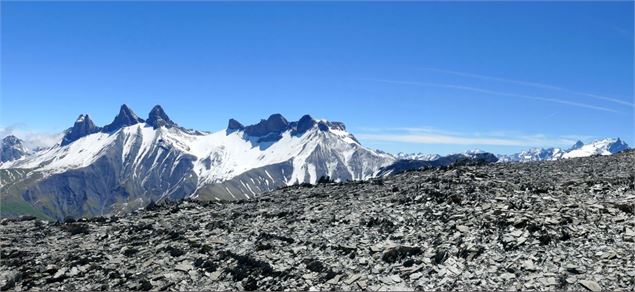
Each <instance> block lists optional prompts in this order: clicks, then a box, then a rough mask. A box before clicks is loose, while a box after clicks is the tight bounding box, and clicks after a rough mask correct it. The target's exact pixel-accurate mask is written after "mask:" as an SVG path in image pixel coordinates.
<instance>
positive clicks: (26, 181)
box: [0, 105, 628, 219]
mask: <svg viewBox="0 0 635 292" xmlns="http://www.w3.org/2000/svg"><path fill="white" fill-rule="evenodd" d="M1 146H2V147H1V148H0V151H1V152H0V195H1V199H2V204H1V205H0V211H2V212H1V213H2V214H1V215H2V217H12V216H18V215H21V214H31V215H36V216H39V217H42V218H53V219H62V218H64V217H66V216H71V217H82V216H85V217H90V216H101V215H109V214H118V213H123V212H128V211H130V210H134V209H137V208H140V207H143V206H146V205H148V204H150V203H151V202H157V201H161V200H180V199H183V198H192V199H198V200H219V201H222V200H242V199H250V198H253V197H255V196H258V195H259V194H261V193H263V192H267V191H271V190H273V189H276V188H279V187H283V186H288V185H292V184H303V183H310V184H315V183H317V182H319V181H323V180H324V179H326V181H349V180H367V179H370V178H374V177H378V176H386V175H391V174H394V173H398V172H403V171H406V170H412V169H419V168H424V167H439V166H448V165H452V164H461V163H492V162H497V161H498V162H525V161H538V160H556V159H562V158H573V157H582V156H591V155H594V154H600V155H609V154H613V153H616V152H619V151H621V150H624V149H628V145H626V143H624V142H623V141H621V140H620V139H604V140H598V141H595V142H593V143H590V144H587V145H585V144H583V143H582V142H578V143H576V145H574V146H573V147H571V148H569V149H566V150H562V149H558V148H548V149H542V148H534V149H530V150H528V151H523V152H521V153H517V154H513V155H494V154H491V153H487V152H483V151H479V150H475V151H468V152H465V153H459V154H453V155H447V156H441V155H436V154H432V155H431V154H422V153H417V154H404V153H399V154H397V155H391V154H388V153H385V152H382V151H379V150H373V149H369V148H367V147H364V146H362V145H361V144H360V142H359V141H358V140H357V139H356V138H355V137H354V136H353V135H352V134H351V133H349V132H347V130H346V126H345V125H344V124H343V123H341V122H332V121H327V120H316V119H314V118H312V117H311V116H309V115H304V116H302V117H301V118H300V119H299V120H298V121H291V122H289V121H287V119H286V118H285V117H283V116H282V115H280V114H273V115H271V116H269V117H268V118H267V119H262V120H260V121H259V122H257V123H255V124H251V125H246V126H245V125H243V124H242V123H240V122H238V121H237V120H234V119H230V120H229V121H228V124H227V128H226V129H224V130H221V131H218V132H215V133H210V132H203V131H196V130H191V129H185V128H183V127H181V126H179V125H178V124H177V123H176V122H174V121H172V120H171V119H170V118H169V116H168V115H167V114H166V112H165V111H164V110H163V108H162V107H161V106H158V105H157V106H155V107H154V108H152V110H151V111H150V113H149V114H148V117H147V118H146V119H142V118H140V117H139V116H137V115H136V114H135V113H134V111H132V109H130V108H129V107H128V106H126V105H122V106H121V108H120V110H119V113H118V114H117V115H116V117H115V118H114V119H113V121H112V122H111V123H110V124H108V125H105V126H97V125H95V123H94V122H93V121H92V120H91V118H90V116H89V115H87V114H82V115H80V116H79V117H78V118H77V120H76V121H75V123H74V124H73V126H72V127H70V128H69V129H67V130H66V131H65V132H64V136H63V138H62V140H61V141H60V142H59V143H57V144H56V145H54V146H52V147H50V148H45V149H35V150H30V149H28V148H27V147H25V146H24V143H23V141H21V140H20V139H19V138H17V137H14V136H8V137H5V138H4V139H3V140H2V145H1Z"/></svg>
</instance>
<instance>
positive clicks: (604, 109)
mask: <svg viewBox="0 0 635 292" xmlns="http://www.w3.org/2000/svg"><path fill="white" fill-rule="evenodd" d="M370 80H373V81H377V82H384V83H393V84H407V85H418V86H427V87H440V88H449V89H458V90H466V91H473V92H479V93H485V94H493V95H500V96H511V97H518V98H524V99H531V100H540V101H547V102H553V103H559V104H566V105H570V106H576V107H582V108H588V109H594V110H599V111H605V112H612V113H617V112H618V111H616V110H613V109H610V108H605V107H601V106H595V105H590V104H585V103H579V102H574V101H568V100H563V99H557V98H550V97H541V96H532V95H524V94H516V93H507V92H499V91H491V90H487V89H481V88H475V87H469V86H462V85H452V84H438V83H426V82H413V81H398V80H387V79H370Z"/></svg>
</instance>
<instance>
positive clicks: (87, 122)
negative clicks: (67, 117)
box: [61, 114, 101, 146]
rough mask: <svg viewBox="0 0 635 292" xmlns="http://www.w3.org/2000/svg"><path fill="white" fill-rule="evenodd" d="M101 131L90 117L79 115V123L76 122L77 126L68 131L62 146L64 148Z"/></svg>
mask: <svg viewBox="0 0 635 292" xmlns="http://www.w3.org/2000/svg"><path fill="white" fill-rule="evenodd" d="M100 130H101V129H100V128H99V127H97V126H95V124H94V123H93V121H92V120H91V119H90V117H89V116H88V115H87V114H86V115H79V118H77V121H75V124H74V125H73V127H72V128H70V129H68V130H66V134H65V135H64V138H63V139H62V144H61V145H62V146H64V145H68V144H70V143H72V142H74V141H75V140H77V139H79V138H82V137H84V136H87V135H90V134H93V133H97V132H99V131H100Z"/></svg>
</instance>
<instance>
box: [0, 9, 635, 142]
mask: <svg viewBox="0 0 635 292" xmlns="http://www.w3.org/2000/svg"><path fill="white" fill-rule="evenodd" d="M1 8H2V23H1V24H2V34H1V36H2V39H1V41H2V42H1V43H2V68H1V73H2V80H1V81H2V90H1V94H2V96H1V104H0V106H1V107H0V110H1V112H0V113H1V115H0V130H1V131H0V132H4V133H8V132H15V133H21V134H24V135H32V136H33V137H39V136H41V135H44V136H45V135H47V134H48V133H57V132H60V131H62V130H64V129H65V128H67V127H69V126H71V125H72V123H73V121H74V120H75V118H76V117H77V116H78V115H79V114H80V113H89V114H90V115H91V116H92V117H93V119H94V120H95V122H96V123H97V124H98V125H104V124H107V123H109V122H110V121H111V120H112V118H113V117H114V115H115V114H116V113H117V111H118V108H119V106H120V105H121V104H122V103H126V104H128V105H130V106H131V107H132V108H133V109H134V110H135V111H136V112H137V113H138V114H139V115H140V116H142V117H145V116H147V113H148V112H149V110H150V109H151V107H152V106H153V105H155V104H161V105H163V107H164V108H165V109H166V111H167V113H168V114H169V115H170V116H171V117H172V119H173V120H175V121H176V122H177V123H179V124H180V125H182V126H184V127H188V128H196V129H201V130H210V131H215V130H219V129H222V128H224V127H225V126H226V123H227V120H228V119H229V118H236V119H238V120H239V121H241V122H243V123H244V124H250V123H255V122H257V121H258V120H259V119H261V118H266V117H267V116H269V115H270V114H272V113H277V112H279V113H282V114H283V115H284V116H285V117H287V119H289V120H297V119H298V118H299V117H300V116H301V115H303V114H305V113H309V114H311V115H313V116H314V117H316V118H326V119H329V120H336V121H342V122H344V123H345V124H346V125H347V127H348V129H349V131H350V132H352V133H353V134H355V135H356V136H358V138H359V139H360V140H361V142H362V143H363V144H365V145H367V146H369V147H372V148H380V149H383V150H386V151H390V152H398V151H405V152H430V153H441V154H444V153H451V152H459V151H463V150H466V149H472V148H481V149H485V150H488V151H493V152H497V153H510V152H515V151H518V150H521V149H525V148H527V147H529V146H568V144H570V143H572V142H573V141H575V140H576V139H582V140H583V141H589V140H592V139H594V138H600V137H606V136H610V137H622V138H623V139H624V140H626V141H627V142H628V143H629V144H631V145H633V144H635V143H633V142H635V141H634V135H633V131H634V127H633V125H634V121H635V120H634V116H633V112H634V106H633V103H634V98H633V96H634V94H633V78H634V76H633V64H634V60H633V42H634V40H633V3H629V2H609V3H601V2H578V3H565V2H524V3H511V2H510V3H503V2H479V3H440V2H419V3H416V2H402V3H376V2H365V3H354V2H348V3H333V2H323V3H290V2H279V3H245V2H239V3H217V2H190V3H170V2H154V3H147V2H146V3H139V2H101V3H88V2H62V3H51V2H30V3H16V2H2V7H1Z"/></svg>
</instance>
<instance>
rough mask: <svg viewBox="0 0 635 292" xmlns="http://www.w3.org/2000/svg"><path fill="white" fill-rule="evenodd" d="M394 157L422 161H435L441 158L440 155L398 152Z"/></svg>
mask: <svg viewBox="0 0 635 292" xmlns="http://www.w3.org/2000/svg"><path fill="white" fill-rule="evenodd" d="M395 156H396V157H397V158H398V159H404V160H405V159H408V160H422V161H431V160H437V159H439V158H441V155H439V154H428V153H422V152H418V153H403V152H399V153H397V155H395Z"/></svg>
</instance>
